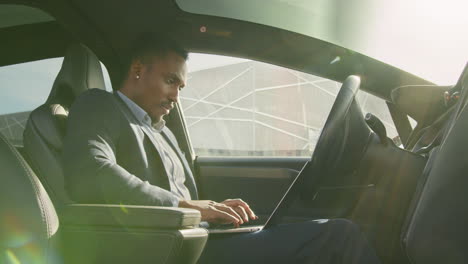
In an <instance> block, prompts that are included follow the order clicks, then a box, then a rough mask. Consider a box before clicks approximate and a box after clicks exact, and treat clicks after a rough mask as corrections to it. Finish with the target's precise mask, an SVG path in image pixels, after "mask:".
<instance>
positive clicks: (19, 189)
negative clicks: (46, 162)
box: [0, 134, 59, 263]
mask: <svg viewBox="0 0 468 264" xmlns="http://www.w3.org/2000/svg"><path fill="white" fill-rule="evenodd" d="M0 176H1V181H2V183H1V184H0V252H1V254H0V263H59V262H58V260H59V257H58V255H59V254H58V252H57V248H56V247H55V245H57V242H58V232H57V231H58V228H59V221H58V217H57V214H56V212H55V209H54V206H53V205H52V202H51V200H50V198H49V196H48V195H47V193H46V191H45V190H44V188H43V186H42V185H41V183H40V182H39V180H38V178H37V177H36V175H35V174H34V172H33V171H32V170H31V169H30V167H29V166H28V165H27V164H26V162H25V160H24V159H23V158H22V157H21V156H20V154H19V153H18V152H17V151H16V150H15V149H14V147H13V146H12V145H11V144H9V143H8V142H7V141H6V139H5V138H4V137H3V135H1V134H0Z"/></svg>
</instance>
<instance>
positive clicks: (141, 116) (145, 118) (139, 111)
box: [117, 91, 166, 132]
mask: <svg viewBox="0 0 468 264" xmlns="http://www.w3.org/2000/svg"><path fill="white" fill-rule="evenodd" d="M117 94H118V95H119V96H120V98H122V100H123V101H124V102H125V104H126V105H127V106H128V108H130V111H132V113H133V114H134V115H135V117H136V118H137V119H138V121H140V122H141V123H142V124H145V125H147V126H149V127H152V128H154V129H155V130H156V131H158V132H161V131H162V130H163V128H164V126H165V125H166V121H164V119H161V121H159V122H157V123H154V124H153V123H152V122H151V118H150V116H149V115H148V113H146V111H145V110H143V108H141V107H140V106H139V105H137V104H136V103H135V102H133V101H132V100H131V99H130V98H128V97H127V96H126V95H125V94H123V93H121V92H120V91H117Z"/></svg>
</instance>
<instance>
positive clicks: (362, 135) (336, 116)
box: [265, 75, 371, 228]
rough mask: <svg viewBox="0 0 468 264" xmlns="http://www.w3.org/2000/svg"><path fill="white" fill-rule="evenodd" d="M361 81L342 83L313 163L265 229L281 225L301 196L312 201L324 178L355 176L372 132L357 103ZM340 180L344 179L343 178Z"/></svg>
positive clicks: (304, 170) (295, 181) (295, 182)
mask: <svg viewBox="0 0 468 264" xmlns="http://www.w3.org/2000/svg"><path fill="white" fill-rule="evenodd" d="M360 83H361V80H360V78H359V77H358V76H353V75H351V76H349V77H348V78H346V80H345V81H344V82H343V85H342V86H341V89H340V91H339V92H338V95H337V96H336V99H335V102H334V104H333V106H332V108H331V111H330V114H329V115H328V118H327V121H326V122H325V126H324V127H323V129H322V133H321V134H320V137H319V139H318V141H317V144H316V147H315V150H314V153H313V154H312V158H311V161H310V162H308V163H306V165H304V168H303V169H302V170H301V173H300V174H299V175H298V176H297V177H296V179H295V180H294V181H293V183H292V184H291V185H290V187H289V189H288V191H287V193H286V195H285V196H284V197H283V198H282V200H281V201H280V203H279V204H278V205H277V207H276V209H275V211H274V213H273V214H272V215H271V216H270V219H269V221H268V223H267V226H265V228H269V227H270V226H274V225H276V224H278V223H279V222H280V219H281V218H282V216H283V215H285V214H286V211H287V210H288V209H289V207H290V206H291V204H292V203H293V202H294V200H296V198H297V197H298V196H300V197H301V198H302V200H313V199H314V198H315V196H316V194H317V192H318V191H319V189H320V186H322V184H323V181H324V180H325V179H327V180H328V179H331V180H332V181H333V179H336V177H342V176H343V175H348V174H352V173H353V172H354V171H355V170H356V168H357V167H358V166H359V162H360V160H361V158H362V156H363V155H364V153H365V151H366V148H367V145H368V142H369V138H370V135H371V131H370V129H369V127H368V126H367V124H366V122H365V120H364V116H363V114H362V112H361V108H360V107H359V105H358V104H357V101H356V100H355V97H356V94H357V92H358V90H359V86H360ZM340 180H341V178H340Z"/></svg>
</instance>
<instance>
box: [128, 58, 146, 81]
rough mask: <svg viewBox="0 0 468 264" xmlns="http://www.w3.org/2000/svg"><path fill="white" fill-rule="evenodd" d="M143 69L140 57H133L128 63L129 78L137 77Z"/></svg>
mask: <svg viewBox="0 0 468 264" xmlns="http://www.w3.org/2000/svg"><path fill="white" fill-rule="evenodd" d="M142 70H143V63H141V60H140V59H134V60H133V61H132V64H131V65H130V78H136V79H139V78H140V76H141V72H142Z"/></svg>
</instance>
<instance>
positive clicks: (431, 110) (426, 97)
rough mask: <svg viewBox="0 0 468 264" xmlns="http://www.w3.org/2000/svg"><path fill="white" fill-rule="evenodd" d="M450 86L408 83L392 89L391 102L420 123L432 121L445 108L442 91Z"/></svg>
mask: <svg viewBox="0 0 468 264" xmlns="http://www.w3.org/2000/svg"><path fill="white" fill-rule="evenodd" d="M451 88H452V86H436V85H408V86H401V87H398V88H395V89H393V90H392V93H391V97H392V102H393V103H394V104H395V105H396V106H397V107H398V109H400V110H401V111H403V112H404V113H406V114H407V115H409V116H410V117H411V118H413V119H414V120H416V121H417V122H418V123H421V124H428V123H431V122H433V121H434V120H435V119H436V118H437V117H438V116H440V115H441V114H442V113H444V112H445V111H446V110H447V109H446V107H445V102H444V93H445V92H446V91H448V90H449V89H451Z"/></svg>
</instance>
